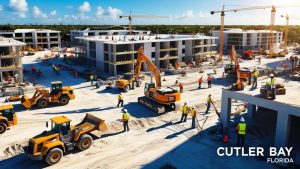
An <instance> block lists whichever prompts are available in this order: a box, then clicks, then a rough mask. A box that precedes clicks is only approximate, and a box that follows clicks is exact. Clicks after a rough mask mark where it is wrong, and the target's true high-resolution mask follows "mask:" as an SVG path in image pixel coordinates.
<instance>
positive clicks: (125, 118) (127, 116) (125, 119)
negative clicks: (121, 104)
mask: <svg viewBox="0 0 300 169" xmlns="http://www.w3.org/2000/svg"><path fill="white" fill-rule="evenodd" d="M129 117H130V115H129V113H128V112H126V113H124V114H123V119H124V121H128V120H129Z"/></svg>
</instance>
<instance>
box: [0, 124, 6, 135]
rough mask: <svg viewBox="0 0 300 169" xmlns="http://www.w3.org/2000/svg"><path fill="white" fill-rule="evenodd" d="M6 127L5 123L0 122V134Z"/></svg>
mask: <svg viewBox="0 0 300 169" xmlns="http://www.w3.org/2000/svg"><path fill="white" fill-rule="evenodd" d="M6 129H7V125H6V124H5V123H2V122H0V134H3V133H4V132H5V131H6Z"/></svg>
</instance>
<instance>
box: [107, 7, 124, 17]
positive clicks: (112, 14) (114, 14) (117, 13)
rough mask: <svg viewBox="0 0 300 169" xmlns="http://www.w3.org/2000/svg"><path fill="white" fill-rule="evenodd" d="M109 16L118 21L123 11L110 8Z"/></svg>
mask: <svg viewBox="0 0 300 169" xmlns="http://www.w3.org/2000/svg"><path fill="white" fill-rule="evenodd" d="M107 12H108V15H109V17H111V18H113V19H117V18H118V17H119V16H120V15H122V13H123V12H122V11H121V9H118V8H112V7H110V6H109V7H108V9H107Z"/></svg>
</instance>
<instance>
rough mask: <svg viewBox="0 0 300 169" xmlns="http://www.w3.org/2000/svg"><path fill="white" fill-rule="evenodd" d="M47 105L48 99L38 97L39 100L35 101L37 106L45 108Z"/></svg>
mask: <svg viewBox="0 0 300 169" xmlns="http://www.w3.org/2000/svg"><path fill="white" fill-rule="evenodd" d="M48 105H49V101H48V100H47V99H46V98H41V99H39V101H38V102H37V106H38V107H39V108H45V107H47V106H48Z"/></svg>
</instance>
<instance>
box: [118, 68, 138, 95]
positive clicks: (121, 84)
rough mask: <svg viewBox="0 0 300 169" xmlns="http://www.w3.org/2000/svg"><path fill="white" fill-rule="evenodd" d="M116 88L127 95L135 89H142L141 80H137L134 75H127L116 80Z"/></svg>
mask: <svg viewBox="0 0 300 169" xmlns="http://www.w3.org/2000/svg"><path fill="white" fill-rule="evenodd" d="M115 86H116V87H117V88H118V89H120V90H122V91H123V92H124V93H127V92H128V91H129V90H132V89H134V88H135V87H140V86H141V80H140V79H139V80H136V79H135V77H134V74H133V73H125V74H124V76H123V78H121V79H119V80H116V83H115Z"/></svg>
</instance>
